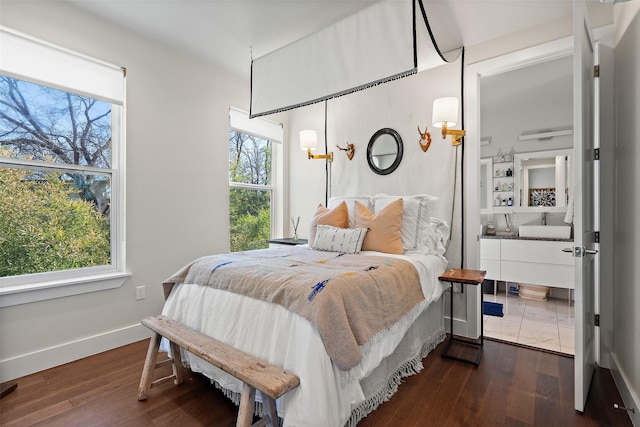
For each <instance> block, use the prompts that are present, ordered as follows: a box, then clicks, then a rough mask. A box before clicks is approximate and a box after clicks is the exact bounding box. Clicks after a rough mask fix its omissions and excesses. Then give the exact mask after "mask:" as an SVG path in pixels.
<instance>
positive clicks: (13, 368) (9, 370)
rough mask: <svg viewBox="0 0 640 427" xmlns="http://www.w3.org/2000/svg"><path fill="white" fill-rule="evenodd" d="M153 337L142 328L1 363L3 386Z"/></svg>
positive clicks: (53, 348)
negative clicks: (24, 377)
mask: <svg viewBox="0 0 640 427" xmlns="http://www.w3.org/2000/svg"><path fill="white" fill-rule="evenodd" d="M150 336H151V334H150V332H149V329H147V328H145V327H144V326H142V325H141V324H139V323H138V324H135V325H131V326H126V327H124V328H121V329H116V330H113V331H109V332H105V333H103V334H98V335H94V336H91V337H87V338H83V339H80V340H77V341H73V342H68V343H64V344H60V345H58V346H54V347H49V348H45V349H42V350H38V351H35V352H33V353H28V354H23V355H20V356H16V357H13V358H10V359H5V360H2V361H0V382H5V381H9V380H13V379H16V378H19V377H23V376H25V375H30V374H33V373H36V372H40V371H43V370H45V369H49V368H53V367H54V366H59V365H63V364H65V363H69V362H73V361H75V360H78V359H82V358H84V357H87V356H92V355H94V354H98V353H102V352H103V351H107V350H111V349H114V348H116V347H121V346H123V345H127V344H131V343H133V342H136V341H140V340H143V339H146V338H149V337H150Z"/></svg>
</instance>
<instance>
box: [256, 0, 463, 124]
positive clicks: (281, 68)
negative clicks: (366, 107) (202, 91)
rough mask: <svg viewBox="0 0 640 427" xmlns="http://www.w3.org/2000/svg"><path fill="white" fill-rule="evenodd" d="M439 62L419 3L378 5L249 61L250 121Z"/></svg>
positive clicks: (437, 53) (406, 74)
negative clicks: (253, 118) (251, 118)
mask: <svg viewBox="0 0 640 427" xmlns="http://www.w3.org/2000/svg"><path fill="white" fill-rule="evenodd" d="M453 56H454V57H457V55H453ZM453 59H455V58H451V59H450V60H453ZM444 62H448V61H445V59H444V58H443V55H442V54H441V53H440V52H439V50H438V48H437V45H436V43H435V38H434V37H433V34H431V31H430V28H429V24H428V21H427V19H426V14H425V13H424V7H423V4H422V0H412V1H400V2H397V1H393V2H391V1H383V2H378V3H375V4H373V5H372V6H370V7H368V8H366V9H363V10H361V11H359V12H358V13H356V14H353V15H351V16H348V17H346V18H345V19H343V20H341V21H338V22H336V23H335V24H333V25H331V26H329V27H326V28H324V29H322V30H320V31H318V32H317V33H314V34H311V35H310V36H307V37H305V38H302V39H300V40H298V41H295V42H293V43H291V44H289V45H287V46H284V47H282V48H280V49H277V50H275V51H273V52H271V53H268V54H266V55H264V56H261V57H259V58H256V59H254V60H253V61H252V64H251V117H257V116H262V115H266V114H272V113H276V112H280V111H285V110H289V109H292V108H297V107H301V106H304V105H309V104H313V103H315V102H319V101H324V100H326V99H330V98H334V97H336V96H341V95H345V94H347V93H351V92H355V91H358V90H361V89H365V88H367V87H371V86H375V85H377V84H380V83H384V82H387V81H390V80H394V79H397V78H401V77H405V76H408V75H411V74H415V73H416V72H417V71H419V70H423V69H427V68H432V67H434V66H436V65H440V64H443V63H444Z"/></svg>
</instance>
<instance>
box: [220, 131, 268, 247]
mask: <svg viewBox="0 0 640 427" xmlns="http://www.w3.org/2000/svg"><path fill="white" fill-rule="evenodd" d="M271 170H272V142H271V141H269V140H267V139H263V138H260V137H257V136H254V135H250V134H247V133H243V132H240V131H237V130H234V129H230V130H229V186H230V194H229V215H230V218H229V219H230V226H231V229H230V236H231V242H230V247H231V251H232V252H236V251H243V250H251V249H260V248H265V247H267V246H268V244H267V240H268V239H269V238H270V237H271V217H272V215H271V199H272V193H273V186H272V179H271Z"/></svg>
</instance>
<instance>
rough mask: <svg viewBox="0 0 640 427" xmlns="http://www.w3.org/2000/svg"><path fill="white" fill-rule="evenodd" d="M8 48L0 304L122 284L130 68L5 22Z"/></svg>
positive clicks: (1, 67)
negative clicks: (17, 29) (126, 94)
mask: <svg viewBox="0 0 640 427" xmlns="http://www.w3.org/2000/svg"><path fill="white" fill-rule="evenodd" d="M0 44H2V46H3V58H2V62H1V63H0V259H1V260H2V261H1V262H0V296H1V297H2V298H0V306H6V305H14V304H19V303H23V302H31V301H37V300H40V299H48V298H55V297H59V296H65V295H72V294H77V293H83V292H90V291H93V290H99V289H107V288H112V287H117V286H120V285H121V284H122V283H123V282H124V280H126V276H127V275H126V273H124V257H123V254H124V250H123V226H124V224H123V220H122V218H123V215H122V212H123V206H122V203H123V197H122V194H123V177H124V175H123V161H122V158H121V155H122V151H123V140H124V138H123V136H124V129H123V126H122V118H123V116H124V115H123V114H124V113H123V103H124V102H123V101H124V75H123V72H122V69H121V68H119V67H114V66H111V65H108V64H104V63H101V62H99V61H95V60H93V59H91V58H87V57H84V56H82V55H79V54H75V53H73V52H70V51H68V50H65V49H62V48H58V47H55V46H52V45H50V44H47V43H45V42H42V41H38V40H36V39H33V38H31V37H29V36H26V35H23V34H20V33H17V32H14V31H13V30H9V29H7V28H4V27H0ZM43 58H44V59H43ZM70 76H73V77H72V78H70ZM118 276H120V278H124V279H123V280H118ZM114 279H115V280H114ZM88 282H90V284H89V285H87V286H83V284H86V283H88ZM61 287H66V289H65V290H64V291H61V292H57V291H56V292H51V289H52V288H61ZM44 289H47V296H44V293H41V294H40V295H36V294H30V295H23V293H29V292H32V293H33V292H36V293H37V292H38V291H42V290H44Z"/></svg>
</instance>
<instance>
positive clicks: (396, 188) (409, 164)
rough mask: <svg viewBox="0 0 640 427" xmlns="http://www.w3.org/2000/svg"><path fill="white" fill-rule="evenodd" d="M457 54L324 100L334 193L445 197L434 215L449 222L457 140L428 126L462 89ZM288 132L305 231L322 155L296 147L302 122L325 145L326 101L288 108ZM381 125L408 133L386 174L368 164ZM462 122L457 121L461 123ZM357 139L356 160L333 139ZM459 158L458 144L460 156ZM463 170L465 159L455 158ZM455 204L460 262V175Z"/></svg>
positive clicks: (454, 252)
mask: <svg viewBox="0 0 640 427" xmlns="http://www.w3.org/2000/svg"><path fill="white" fill-rule="evenodd" d="M460 73H461V70H460V61H457V62H455V63H452V64H446V65H442V66H440V67H438V68H435V69H432V70H427V71H423V72H420V73H418V74H416V75H414V76H410V77H406V78H403V79H399V80H395V81H392V82H389V83H385V84H382V85H378V86H375V87H372V88H370V89H367V90H363V91H359V92H355V93H353V94H350V95H346V96H342V97H339V98H335V99H331V100H329V101H328V102H327V134H328V147H329V151H333V152H334V162H333V164H332V165H331V176H332V179H331V193H330V194H331V195H336V196H339V195H348V196H353V195H374V194H377V193H386V194H391V195H411V194H425V193H426V194H432V195H435V196H438V197H439V198H440V199H441V201H440V204H439V210H438V213H437V215H436V216H438V217H439V218H441V219H443V220H445V221H447V223H449V224H451V222H452V221H451V207H452V204H453V199H452V197H453V185H454V182H453V181H454V171H455V169H456V168H455V167H454V162H455V148H454V147H452V145H451V142H450V137H448V139H447V140H446V141H445V140H443V139H442V136H441V135H440V134H439V133H438V130H439V129H433V127H432V126H431V113H432V111H431V110H432V104H433V100H434V99H435V98H438V97H441V96H457V97H459V96H460V83H459V82H460ZM418 126H419V127H420V129H421V130H422V131H424V129H425V127H428V128H429V131H430V132H431V136H432V139H433V142H432V144H431V147H430V148H429V150H428V151H427V152H426V153H425V152H422V150H421V148H420V145H419V143H418V141H419V140H420V135H419V134H418V129H417V127H418ZM289 127H290V135H289V137H290V140H291V152H290V156H291V177H292V180H291V184H290V185H291V194H290V197H291V199H290V200H291V202H290V206H291V208H290V210H291V215H293V216H300V217H301V220H300V224H301V226H300V228H301V230H303V231H301V232H299V234H300V236H306V235H307V234H308V224H309V222H310V220H311V217H312V216H313V213H314V212H315V209H316V207H317V206H318V203H322V204H324V202H325V192H324V186H325V184H324V180H325V175H324V171H325V162H324V161H320V160H307V158H306V154H305V153H304V152H302V151H301V150H300V149H299V148H298V140H299V137H298V132H299V131H300V130H301V129H307V128H312V129H316V130H318V140H319V143H318V145H319V146H321V147H319V149H318V153H320V152H322V153H323V152H324V145H323V144H324V103H323V104H316V105H312V106H309V107H305V108H300V109H297V110H293V111H291V112H290V114H289ZM382 128H392V129H394V130H396V131H397V132H398V133H399V134H400V137H401V138H402V140H403V146H404V155H403V158H402V161H401V163H400V165H399V166H398V169H396V170H395V171H394V172H392V173H391V174H389V175H377V174H375V173H374V172H373V171H371V169H370V168H369V165H368V164H367V158H366V153H367V145H368V144H369V140H370V138H371V136H372V135H373V134H374V133H375V132H376V131H378V130H379V129H382ZM456 128H458V129H459V128H460V126H459V125H458V126H456ZM347 142H349V143H352V144H354V146H355V149H356V153H355V156H354V157H353V159H352V160H351V161H349V160H348V159H347V156H346V154H345V153H344V152H342V151H339V150H338V149H337V148H336V145H340V146H342V147H345V146H346V143H347ZM461 158H462V154H461V149H459V157H458V160H459V161H460V160H461ZM458 173H460V167H459V166H458ZM457 185H458V190H457V192H456V203H457V206H458V208H457V211H456V214H455V215H456V216H455V217H454V221H453V224H454V227H455V229H454V233H455V234H454V237H453V242H452V244H451V245H450V248H449V251H448V252H447V258H448V259H449V260H450V263H451V265H452V266H458V265H460V251H461V249H460V248H461V246H460V227H459V225H460V197H461V194H460V187H459V186H460V179H458V181H457Z"/></svg>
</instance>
